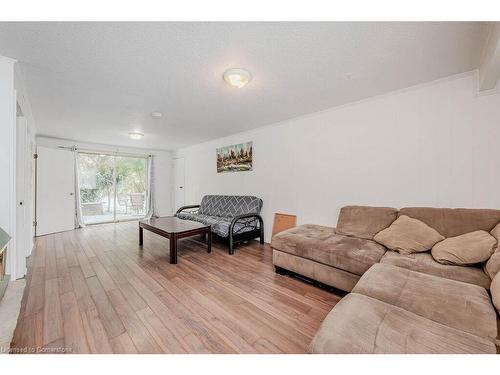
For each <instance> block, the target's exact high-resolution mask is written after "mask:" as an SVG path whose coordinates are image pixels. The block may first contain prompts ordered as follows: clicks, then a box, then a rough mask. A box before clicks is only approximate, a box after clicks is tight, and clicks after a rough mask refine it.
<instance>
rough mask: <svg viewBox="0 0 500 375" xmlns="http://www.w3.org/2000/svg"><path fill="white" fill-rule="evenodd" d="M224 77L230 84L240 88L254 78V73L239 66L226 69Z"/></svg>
mask: <svg viewBox="0 0 500 375" xmlns="http://www.w3.org/2000/svg"><path fill="white" fill-rule="evenodd" d="M222 77H223V78H224V81H226V83H227V84H228V85H229V86H232V87H236V88H238V89H241V88H242V87H244V86H246V85H247V84H248V83H249V82H250V81H251V80H252V75H251V74H250V72H249V71H247V70H245V69H239V68H238V69H229V70H226V71H225V72H224V74H223V76H222Z"/></svg>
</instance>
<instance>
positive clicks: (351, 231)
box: [271, 206, 500, 353]
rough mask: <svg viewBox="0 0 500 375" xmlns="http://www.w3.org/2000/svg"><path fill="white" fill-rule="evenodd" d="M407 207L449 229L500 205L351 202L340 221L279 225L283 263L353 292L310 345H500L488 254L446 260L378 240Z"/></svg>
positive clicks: (416, 348)
mask: <svg viewBox="0 0 500 375" xmlns="http://www.w3.org/2000/svg"><path fill="white" fill-rule="evenodd" d="M402 215H405V216H408V217H411V218H415V219H418V220H420V221H422V222H424V223H425V224H427V225H429V226H431V227H432V228H434V229H436V230H437V231H438V232H439V233H440V234H441V235H442V236H444V237H446V238H449V237H454V236H458V235H462V234H465V233H469V232H472V231H476V230H484V231H488V232H489V231H491V230H492V229H493V228H494V227H495V226H496V225H497V224H498V223H499V222H500V210H480V209H446V208H426V207H416V208H403V209H401V210H397V209H394V208H387V207H360V206H347V207H344V208H342V210H341V212H340V215H339V219H338V222H337V228H330V227H324V226H318V225H310V224H308V225H301V226H298V227H296V228H292V229H290V230H287V231H285V232H282V233H279V234H278V235H276V236H275V237H274V238H273V240H272V243H271V246H272V248H273V261H274V265H275V267H276V268H277V271H282V270H286V271H291V272H293V273H296V274H299V275H301V276H305V277H307V278H309V279H312V280H316V281H319V282H321V283H323V284H326V285H329V286H333V287H335V288H338V289H341V290H344V291H347V292H351V293H350V294H348V295H347V296H346V297H344V298H343V299H342V300H341V301H340V302H339V303H338V304H337V305H336V306H335V307H334V308H333V310H332V311H331V312H330V314H329V315H328V316H327V317H326V319H325V321H324V322H323V324H322V326H321V327H320V329H319V331H318V333H317V334H316V336H315V338H314V340H313V342H312V343H311V345H310V352H311V353H496V351H497V349H496V347H495V339H496V338H497V336H498V325H497V320H498V315H497V311H496V310H495V307H494V305H493V303H492V299H491V297H490V294H489V288H490V284H491V282H492V280H491V278H490V276H489V275H488V274H487V273H486V272H485V271H484V269H485V268H486V267H484V264H481V265H475V266H458V265H445V264H441V263H438V262H436V261H435V260H434V259H433V257H432V255H431V253H430V252H422V253H413V254H410V255H402V254H400V253H398V252H395V251H390V250H387V249H386V248H385V247H384V246H382V245H381V244H379V243H377V242H376V241H374V240H373V237H374V236H375V235H376V234H377V233H378V232H379V231H381V230H383V229H385V228H387V227H389V226H390V225H391V223H392V222H393V221H394V220H396V218H398V217H399V216H402ZM498 252H500V250H497V253H495V255H496V256H498ZM497 279H499V280H500V274H499V276H498V277H497ZM499 280H496V279H495V284H500V281H499ZM499 286H500V285H499ZM498 289H499V288H498V286H497V291H496V298H497V299H500V296H499V295H498V293H500V290H498ZM497 308H500V306H497Z"/></svg>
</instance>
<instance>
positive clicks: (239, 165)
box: [217, 142, 253, 173]
mask: <svg viewBox="0 0 500 375" xmlns="http://www.w3.org/2000/svg"><path fill="white" fill-rule="evenodd" d="M252 148H253V142H246V143H240V144H237V145H231V146H225V147H220V148H218V149H217V173H223V172H243V171H251V170H252V168H253V166H252V153H253V150H252Z"/></svg>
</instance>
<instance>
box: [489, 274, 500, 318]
mask: <svg viewBox="0 0 500 375" xmlns="http://www.w3.org/2000/svg"><path fill="white" fill-rule="evenodd" d="M490 291H491V299H492V300H493V304H494V305H495V307H496V309H497V311H498V312H499V313H500V273H497V274H496V276H495V278H494V279H493V280H492V282H491V289H490Z"/></svg>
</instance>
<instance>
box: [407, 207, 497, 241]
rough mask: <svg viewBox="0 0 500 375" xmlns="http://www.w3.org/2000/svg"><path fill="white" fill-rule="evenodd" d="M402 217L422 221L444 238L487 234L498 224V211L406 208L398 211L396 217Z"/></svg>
mask: <svg viewBox="0 0 500 375" xmlns="http://www.w3.org/2000/svg"><path fill="white" fill-rule="evenodd" d="M402 215H406V216H409V217H412V218H414V219H418V220H420V221H423V222H424V223H426V224H427V225H428V226H430V227H431V228H434V229H435V230H437V231H438V232H439V233H440V234H441V235H443V236H445V237H455V236H459V235H461V234H465V233H469V232H473V231H475V230H485V231H487V232H489V231H490V230H492V229H493V227H494V226H495V225H496V224H497V223H498V222H500V210H486V209H472V208H432V207H406V208H402V209H401V210H399V213H398V216H402Z"/></svg>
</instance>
